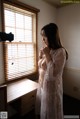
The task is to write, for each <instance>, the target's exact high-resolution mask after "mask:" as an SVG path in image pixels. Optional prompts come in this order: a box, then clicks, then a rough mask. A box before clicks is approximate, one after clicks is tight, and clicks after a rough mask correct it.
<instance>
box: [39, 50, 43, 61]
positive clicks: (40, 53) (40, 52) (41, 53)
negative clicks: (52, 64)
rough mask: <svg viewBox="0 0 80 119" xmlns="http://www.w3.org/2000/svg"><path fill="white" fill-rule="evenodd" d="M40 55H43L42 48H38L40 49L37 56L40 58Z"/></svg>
mask: <svg viewBox="0 0 80 119" xmlns="http://www.w3.org/2000/svg"><path fill="white" fill-rule="evenodd" d="M42 56H43V49H40V51H39V58H40V59H41V58H42Z"/></svg>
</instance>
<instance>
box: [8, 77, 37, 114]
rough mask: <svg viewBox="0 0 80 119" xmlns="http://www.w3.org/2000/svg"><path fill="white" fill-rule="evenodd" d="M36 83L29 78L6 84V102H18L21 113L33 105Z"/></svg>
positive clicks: (27, 110)
mask: <svg viewBox="0 0 80 119" xmlns="http://www.w3.org/2000/svg"><path fill="white" fill-rule="evenodd" d="M37 87H38V83H37V82H34V81H32V80H29V79H23V80H21V81H17V82H14V83H12V84H8V85H7V103H8V104H10V103H13V102H16V104H17V102H19V101H20V104H19V109H20V113H21V115H24V114H25V113H27V112H29V111H30V110H31V109H33V108H34V107H35V98H36V91H37Z"/></svg>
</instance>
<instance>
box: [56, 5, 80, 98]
mask: <svg viewBox="0 0 80 119" xmlns="http://www.w3.org/2000/svg"><path fill="white" fill-rule="evenodd" d="M57 24H58V26H59V30H60V37H61V40H62V43H63V45H64V47H65V48H66V49H67V51H68V54H69V59H68V61H67V63H66V67H67V69H65V73H64V74H65V75H64V92H65V93H67V94H69V95H71V96H74V97H77V98H78V99H80V4H73V5H69V6H66V7H62V8H60V9H58V10H57Z"/></svg>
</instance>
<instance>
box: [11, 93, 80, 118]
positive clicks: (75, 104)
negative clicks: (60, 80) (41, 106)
mask: <svg viewBox="0 0 80 119" xmlns="http://www.w3.org/2000/svg"><path fill="white" fill-rule="evenodd" d="M63 109H64V115H80V100H77V99H74V98H72V97H69V96H67V95H64V96H63ZM11 119H35V114H34V110H33V111H31V112H30V113H29V114H26V115H25V116H24V117H19V115H17V116H15V117H13V118H11Z"/></svg>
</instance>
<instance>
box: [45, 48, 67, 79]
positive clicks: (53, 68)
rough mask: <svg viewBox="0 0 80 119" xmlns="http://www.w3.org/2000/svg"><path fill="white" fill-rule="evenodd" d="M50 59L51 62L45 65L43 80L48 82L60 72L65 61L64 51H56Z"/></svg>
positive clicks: (61, 49)
mask: <svg viewBox="0 0 80 119" xmlns="http://www.w3.org/2000/svg"><path fill="white" fill-rule="evenodd" d="M51 58H52V60H50V61H49V63H48V64H47V70H46V73H45V78H46V79H48V80H54V77H56V76H58V75H59V74H60V73H61V72H62V70H63V68H64V64H65V60H66V53H65V49H63V48H60V49H58V50H57V51H56V54H55V55H54V54H52V55H51Z"/></svg>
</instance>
